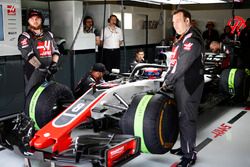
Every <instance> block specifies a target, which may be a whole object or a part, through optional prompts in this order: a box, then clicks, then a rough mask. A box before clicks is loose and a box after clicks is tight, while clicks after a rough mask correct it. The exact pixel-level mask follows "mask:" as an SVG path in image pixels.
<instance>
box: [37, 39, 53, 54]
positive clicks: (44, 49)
mask: <svg viewBox="0 0 250 167" xmlns="http://www.w3.org/2000/svg"><path fill="white" fill-rule="evenodd" d="M37 49H38V51H39V54H40V57H50V56H51V46H50V41H43V42H38V43H37Z"/></svg>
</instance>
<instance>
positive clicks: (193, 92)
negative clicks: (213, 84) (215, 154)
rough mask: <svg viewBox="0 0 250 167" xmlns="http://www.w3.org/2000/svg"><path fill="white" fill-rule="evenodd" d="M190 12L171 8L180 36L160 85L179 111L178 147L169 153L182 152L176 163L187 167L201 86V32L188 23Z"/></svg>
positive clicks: (192, 153)
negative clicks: (170, 92) (168, 93)
mask: <svg viewBox="0 0 250 167" xmlns="http://www.w3.org/2000/svg"><path fill="white" fill-rule="evenodd" d="M190 22H191V14H190V13H189V12H188V11H187V10H184V9H178V10H176V11H174V12H173V26H174V29H175V30H176V33H177V34H178V35H179V38H178V39H177V40H176V41H175V43H174V45H173V48H172V52H173V54H172V56H171V60H170V67H169V70H168V72H167V75H166V77H165V81H164V83H163V86H162V90H163V91H167V90H169V89H171V90H173V93H174V95H175V100H176V103H177V110H178V112H179V130H180V142H181V143H180V144H181V148H179V149H175V150H171V153H174V154H178V155H182V158H181V161H180V162H179V163H178V165H177V166H178V167H187V166H191V165H193V164H195V161H196V151H195V146H196V126H197V125H196V124H197V115H198V107H199V104H200V100H201V96H202V91H203V87H204V78H203V63H202V53H203V52H204V50H205V49H204V43H203V39H202V36H201V34H200V33H199V32H198V31H197V30H195V29H194V28H192V27H191V24H190Z"/></svg>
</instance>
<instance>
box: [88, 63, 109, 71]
mask: <svg viewBox="0 0 250 167" xmlns="http://www.w3.org/2000/svg"><path fill="white" fill-rule="evenodd" d="M92 71H98V72H103V73H108V71H107V70H106V67H105V65H104V64H102V63H96V64H94V65H93V66H92Z"/></svg>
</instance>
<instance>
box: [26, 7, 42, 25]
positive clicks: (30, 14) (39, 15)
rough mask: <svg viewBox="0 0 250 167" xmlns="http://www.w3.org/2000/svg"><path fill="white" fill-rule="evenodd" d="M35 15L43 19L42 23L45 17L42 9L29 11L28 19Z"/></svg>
mask: <svg viewBox="0 0 250 167" xmlns="http://www.w3.org/2000/svg"><path fill="white" fill-rule="evenodd" d="M33 16H37V17H40V18H41V19H42V23H43V22H44V18H43V15H42V13H41V12H40V11H38V10H36V9H32V10H30V11H29V14H28V20H29V19H30V18H31V17H33Z"/></svg>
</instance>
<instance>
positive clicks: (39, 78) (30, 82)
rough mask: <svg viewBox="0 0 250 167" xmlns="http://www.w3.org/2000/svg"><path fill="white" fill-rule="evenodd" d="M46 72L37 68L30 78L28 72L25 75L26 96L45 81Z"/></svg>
mask: <svg viewBox="0 0 250 167" xmlns="http://www.w3.org/2000/svg"><path fill="white" fill-rule="evenodd" d="M45 77H46V73H45V72H42V71H39V70H37V69H35V70H34V71H33V73H32V74H31V76H30V78H29V79H28V77H27V74H25V75H24V79H25V96H28V94H29V92H30V91H31V89H32V88H33V87H34V86H36V85H38V84H41V83H43V82H44V81H45Z"/></svg>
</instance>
